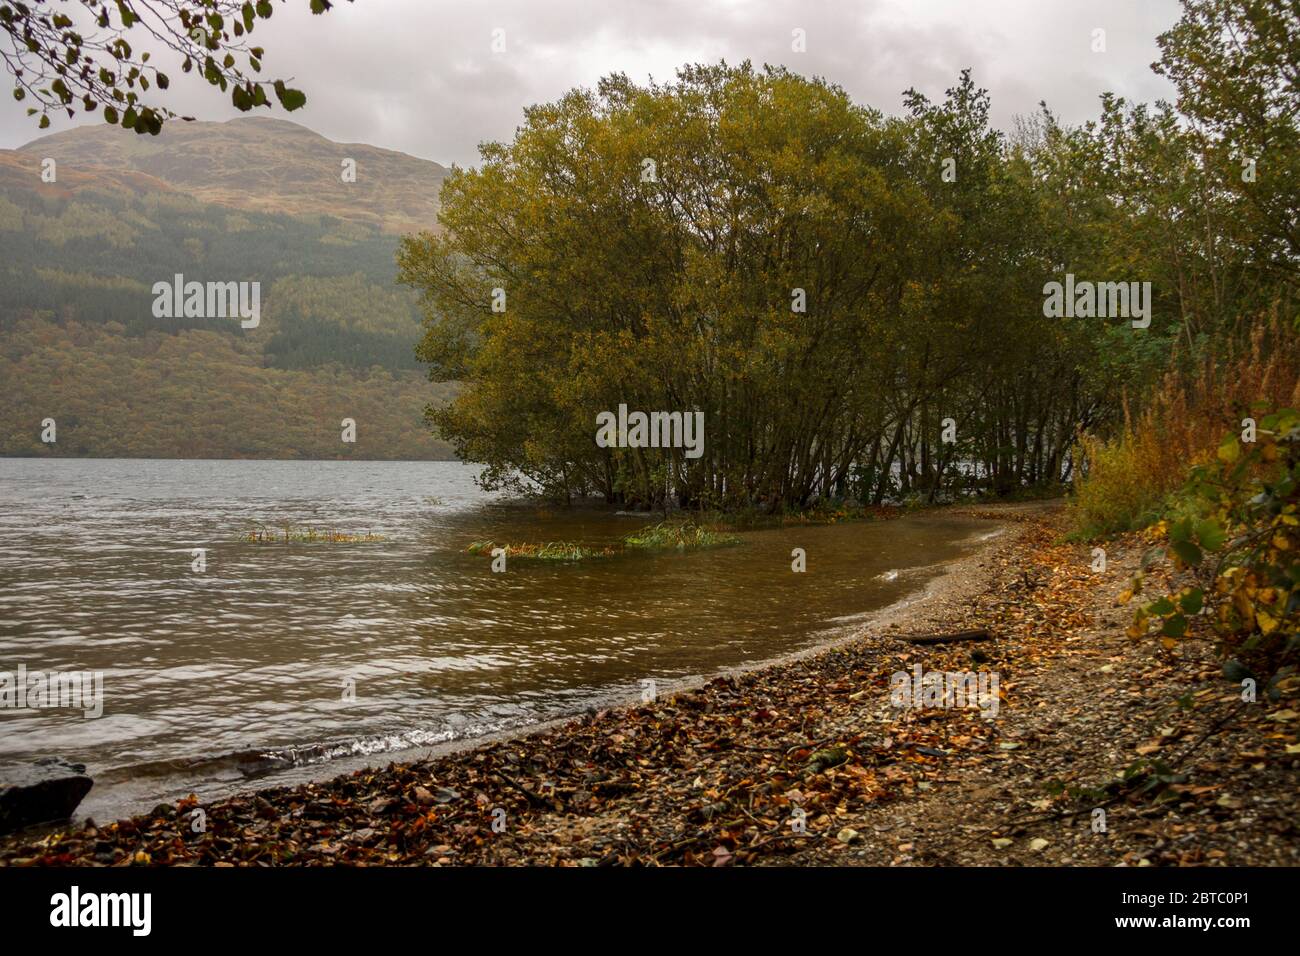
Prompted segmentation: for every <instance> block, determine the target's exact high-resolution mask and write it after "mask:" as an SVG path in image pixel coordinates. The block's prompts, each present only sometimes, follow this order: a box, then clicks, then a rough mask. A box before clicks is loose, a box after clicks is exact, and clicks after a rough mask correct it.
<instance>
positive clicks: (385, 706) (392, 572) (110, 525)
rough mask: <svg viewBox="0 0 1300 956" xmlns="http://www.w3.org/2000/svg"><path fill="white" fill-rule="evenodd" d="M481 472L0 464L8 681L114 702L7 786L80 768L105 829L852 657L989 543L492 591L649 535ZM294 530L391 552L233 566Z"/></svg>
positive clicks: (11, 721) (930, 527) (331, 553)
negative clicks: (504, 544) (592, 548)
mask: <svg viewBox="0 0 1300 956" xmlns="http://www.w3.org/2000/svg"><path fill="white" fill-rule="evenodd" d="M476 473H477V472H476V469H474V468H473V467H471V466H467V465H463V464H459V463H455V462H317V461H152V460H74V459H44V460H42V459H0V671H8V672H11V673H13V672H16V671H17V668H18V665H20V664H22V665H25V666H26V668H27V669H28V671H29V672H31V671H33V670H38V669H39V670H45V671H51V670H58V671H61V672H70V671H83V670H84V671H101V672H102V673H103V700H104V704H103V715H102V716H100V717H98V718H96V719H87V718H85V717H84V716H83V715H82V714H81V713H80V712H79V711H72V710H68V709H55V710H16V709H0V763H5V762H13V761H24V760H28V759H32V758H35V757H38V756H42V755H46V754H55V755H61V756H65V757H68V758H70V759H74V760H81V761H84V762H85V763H86V764H87V765H88V769H89V771H90V773H91V774H92V775H93V776H94V777H95V779H96V785H95V788H94V789H93V790H92V791H91V794H90V796H89V797H88V798H87V800H86V802H85V803H84V804H83V807H82V809H83V810H85V811H86V812H88V813H90V814H91V815H93V816H95V817H96V818H99V819H105V818H110V817H113V816H116V815H121V814H124V813H126V812H129V811H134V810H138V809H141V808H147V807H150V806H152V805H153V804H155V803H157V802H159V800H162V799H175V798H177V797H179V796H183V795H185V794H186V793H189V792H196V793H198V794H199V795H200V797H201V799H205V800H207V799H212V798H213V797H216V796H220V795H223V794H226V793H229V792H231V791H233V790H236V789H243V788H247V787H249V786H251V785H253V784H256V785H271V784H277V783H283V782H292V781H293V780H296V779H302V778H303V776H304V775H307V774H310V775H314V776H321V775H324V774H326V773H327V772H331V771H332V770H334V769H346V768H348V767H349V766H350V765H354V764H355V763H356V762H357V761H359V760H365V761H367V762H374V763H383V762H386V761H387V760H388V759H395V758H399V757H406V756H411V755H412V753H413V750H412V749H413V748H422V747H428V746H430V745H434V744H438V743H439V742H444V741H450V740H460V739H464V738H472V737H475V736H478V735H482V734H486V733H489V732H493V731H498V730H502V729H505V728H510V727H514V726H519V725H523V724H528V723H533V722H537V721H540V720H543V719H546V718H549V717H555V716H560V715H564V714H569V713H575V712H578V711H581V710H582V709H585V708H586V707H588V706H592V705H596V704H599V703H604V702H609V701H613V700H623V699H629V698H633V697H636V696H637V695H638V694H639V693H640V690H641V682H642V681H643V680H647V679H653V680H655V681H656V682H657V684H658V686H659V687H661V688H662V687H664V686H671V684H672V682H673V681H674V680H678V679H682V678H684V677H687V676H690V675H698V674H704V673H709V672H713V671H717V670H719V669H723V668H727V667H733V666H737V665H741V664H745V663H749V662H754V661H759V660H763V659H769V658H772V657H776V656H780V655H782V654H785V653H788V652H791V651H795V650H798V649H801V648H804V647H807V646H810V645H812V644H814V643H817V642H819V641H824V640H827V639H829V638H832V637H834V636H837V635H840V634H843V633H845V632H846V631H848V630H850V629H853V628H854V627H856V626H860V625H861V622H862V621H863V620H864V619H865V618H866V617H867V616H869V615H870V613H871V612H873V611H875V610H877V609H879V608H881V607H884V606H886V605H889V604H891V603H893V602H896V601H898V600H900V599H902V598H904V597H905V596H906V595H908V594H909V593H912V592H915V591H916V590H917V589H918V588H920V587H922V586H923V585H924V584H925V583H926V582H927V581H928V580H930V579H931V578H932V577H933V576H934V575H935V574H936V573H938V571H939V569H940V568H941V566H942V564H943V563H944V562H946V561H950V560H952V559H954V558H957V557H959V556H961V555H962V554H965V553H967V552H968V551H969V550H970V549H971V548H972V547H973V546H974V544H975V543H976V542H977V540H978V539H979V538H981V537H985V536H987V535H989V534H990V525H989V524H988V523H987V522H980V521H976V520H973V519H968V518H958V517H951V516H947V517H945V516H939V515H929V516H925V517H918V518H904V519H900V520H897V521H891V522H880V523H848V524H841V525H832V526H826V527H797V528H783V529H772V530H765V531H759V532H751V533H747V534H746V535H744V536H743V537H744V540H743V543H742V544H740V545H738V546H734V547H727V548H719V549H714V550H707V551H700V552H694V553H688V554H678V553H661V554H638V555H625V556H619V557H614V558H605V559H600V560H592V561H587V562H580V563H553V562H536V563H529V562H525V561H522V560H513V561H511V562H510V566H509V569H508V571H507V573H505V574H493V573H492V572H491V570H490V559H489V558H488V557H485V556H478V555H471V554H467V553H466V552H465V548H466V547H467V545H468V544H469V543H470V542H472V541H475V540H480V539H485V538H491V539H493V540H496V541H502V540H509V541H515V542H524V541H547V540H570V541H575V540H576V541H581V542H584V543H589V544H604V543H612V542H614V541H616V540H617V539H618V538H619V537H620V536H622V535H623V534H625V533H626V532H628V531H630V530H633V529H634V528H638V527H641V526H643V525H645V524H647V523H649V522H650V519H646V518H627V517H615V516H612V515H611V514H609V513H608V512H605V511H601V510H594V509H587V510H573V511H570V510H566V509H558V508H548V507H543V506H539V505H536V504H520V503H518V502H510V501H506V500H503V499H500V498H498V497H496V496H492V495H488V494H486V493H484V492H482V491H481V490H479V489H478V488H477V487H476V486H475V484H474V481H473V479H474V476H475V474H476ZM286 523H287V524H289V525H291V526H293V527H302V526H312V527H315V528H316V529H318V530H322V531H324V530H337V531H344V532H349V533H354V534H361V533H366V532H369V533H371V534H374V535H378V536H381V537H382V540H380V541H371V542H358V543H336V544H328V543H319V542H318V543H290V544H287V545H286V544H255V543H250V542H248V541H247V540H243V534H244V533H245V532H247V531H248V530H249V529H251V528H254V527H257V526H280V525H283V524H286ZM794 547H802V548H804V549H805V550H806V551H807V556H808V558H807V560H808V570H807V573H805V574H795V573H792V571H791V569H790V562H791V557H790V553H791V549H792V548H794ZM194 548H206V549H207V558H206V560H207V568H206V571H204V572H202V573H196V572H194V571H192V570H191V561H192V557H191V549H194ZM349 683H350V685H351V686H352V687H353V688H355V699H353V700H348V699H345V696H346V695H345V690H346V686H347V685H348V684H349ZM349 762H351V764H350V763H349Z"/></svg>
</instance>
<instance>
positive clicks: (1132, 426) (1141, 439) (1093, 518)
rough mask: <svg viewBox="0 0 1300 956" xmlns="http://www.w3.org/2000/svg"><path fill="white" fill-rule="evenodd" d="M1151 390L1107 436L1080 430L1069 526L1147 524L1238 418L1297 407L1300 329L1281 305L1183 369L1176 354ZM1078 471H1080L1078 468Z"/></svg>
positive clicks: (1081, 532) (1085, 530) (1107, 529)
mask: <svg viewBox="0 0 1300 956" xmlns="http://www.w3.org/2000/svg"><path fill="white" fill-rule="evenodd" d="M1170 364H1171V369H1170V371H1169V372H1168V373H1167V374H1166V375H1165V377H1164V379H1163V381H1162V382H1161V383H1160V385H1159V386H1158V387H1157V389H1156V390H1155V391H1154V393H1153V394H1152V395H1151V396H1150V398H1149V400H1148V402H1147V404H1146V407H1145V408H1143V409H1142V411H1141V412H1140V413H1139V414H1137V415H1136V417H1135V416H1134V415H1133V414H1131V412H1130V409H1129V406H1128V403H1127V402H1125V405H1124V426H1123V428H1122V429H1121V431H1120V432H1119V434H1118V435H1116V436H1114V437H1113V438H1111V439H1110V440H1108V441H1103V440H1102V439H1100V438H1098V437H1096V436H1093V435H1083V436H1081V438H1080V442H1079V446H1078V450H1077V456H1076V458H1077V460H1080V461H1081V462H1083V468H1082V469H1080V470H1079V471H1077V472H1076V479H1075V486H1074V491H1075V498H1074V502H1073V504H1072V510H1073V519H1074V520H1073V524H1074V528H1075V534H1076V535H1077V536H1079V537H1083V538H1094V537H1098V536H1102V535H1108V534H1115V533H1118V532H1123V531H1131V530H1134V529H1137V528H1142V527H1145V526H1146V525H1148V524H1150V523H1151V522H1152V521H1154V520H1155V519H1156V518H1158V517H1159V516H1160V514H1161V512H1162V511H1163V510H1164V508H1165V504H1166V502H1167V500H1168V498H1169V495H1170V494H1171V493H1172V492H1174V491H1175V490H1177V489H1178V488H1179V487H1180V486H1181V485H1182V484H1183V482H1184V481H1185V480H1186V477H1187V472H1188V469H1189V468H1191V467H1192V466H1194V465H1196V464H1199V463H1201V462H1203V461H1205V460H1206V459H1208V458H1210V457H1211V456H1213V454H1214V450H1215V449H1216V448H1217V447H1218V445H1219V443H1220V442H1221V441H1222V440H1223V438H1224V436H1225V435H1227V434H1229V433H1231V432H1239V431H1240V430H1241V428H1242V424H1241V423H1242V419H1243V418H1246V417H1248V416H1254V417H1256V418H1258V417H1259V416H1260V414H1261V412H1262V410H1264V409H1268V410H1274V409H1277V408H1283V407H1291V408H1295V407H1300V334H1297V330H1296V328H1295V327H1294V326H1293V325H1292V324H1290V323H1289V322H1288V321H1286V320H1283V319H1282V318H1281V317H1280V316H1279V315H1278V312H1277V310H1274V311H1273V312H1272V314H1271V315H1270V316H1269V317H1267V318H1266V319H1264V320H1262V321H1260V322H1259V323H1257V324H1256V325H1255V326H1254V327H1253V328H1252V329H1251V331H1250V334H1249V335H1248V336H1247V337H1245V338H1244V339H1243V340H1242V341H1240V342H1239V343H1238V344H1237V345H1236V346H1235V347H1231V348H1230V349H1229V350H1228V352H1227V354H1226V355H1224V354H1219V355H1216V354H1213V353H1212V352H1207V354H1206V355H1205V356H1203V357H1201V358H1200V359H1199V360H1198V361H1197V362H1196V363H1195V365H1194V366H1193V367H1192V368H1191V369H1190V370H1187V369H1185V368H1179V366H1180V365H1181V363H1180V361H1179V357H1178V356H1174V357H1173V360H1172V361H1171V363H1170ZM1080 472H1081V473H1082V476H1083V477H1082V478H1080V477H1079V473H1080Z"/></svg>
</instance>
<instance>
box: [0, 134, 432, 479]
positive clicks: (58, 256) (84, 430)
mask: <svg viewBox="0 0 1300 956" xmlns="http://www.w3.org/2000/svg"><path fill="white" fill-rule="evenodd" d="M144 139H145V138H144V137H139V136H136V135H135V134H134V133H130V132H127V131H124V130H121V129H120V128H117V127H109V126H107V125H104V126H102V127H101V126H93V127H81V128H78V129H74V130H70V131H68V132H64V133H59V134H56V135H54V136H47V137H43V138H41V139H39V140H36V141H35V142H33V143H30V144H28V145H27V146H24V147H22V148H21V149H18V150H0V455H30V454H39V455H51V454H53V455H89V456H123V457H213V458H224V457H288V458H340V457H356V458H447V457H451V452H450V449H449V448H448V446H447V445H446V444H444V443H442V442H440V441H438V440H437V439H436V438H434V437H433V436H432V435H430V434H429V431H428V428H427V426H426V425H425V424H424V422H423V410H424V408H425V406H426V405H427V404H429V403H430V402H441V401H445V400H446V399H447V398H448V397H449V396H450V394H451V389H450V387H449V386H445V385H435V384H431V383H429V382H428V381H427V380H426V377H425V375H424V374H423V372H422V370H421V366H420V365H419V363H418V362H417V361H416V360H415V356H414V346H415V343H416V342H417V341H418V339H419V337H420V334H421V316H420V311H419V308H418V303H417V299H416V296H415V294H414V293H413V292H412V291H411V290H409V289H407V288H405V287H402V286H398V285H397V284H396V282H395V277H396V264H395V260H394V255H395V252H396V248H397V242H398V236H399V233H400V232H401V231H402V230H403V229H417V228H434V227H435V226H436V214H437V190H438V187H439V184H440V183H441V181H442V178H443V176H445V174H446V170H445V169H444V168H443V167H441V166H439V165H437V164H436V163H430V162H427V161H425V160H421V159H416V158H413V157H410V156H406V155H404V154H401V153H396V152H392V151H390V150H381V149H378V148H376V147H371V146H362V145H356V144H346V145H342V144H337V143H331V142H330V141H329V140H326V139H324V138H323V137H320V136H318V135H317V134H315V133H313V132H311V131H310V130H307V129H305V128H303V127H301V126H298V125H297V124H294V123H288V122H284V121H281V120H267V119H239V120H232V121H231V122H228V123H194V124H181V123H172V124H168V126H167V127H166V128H165V129H164V132H163V133H162V134H161V135H160V136H159V137H157V138H154V137H148V139H149V140H150V141H149V142H144V141H143V140H144ZM339 157H343V158H352V159H355V160H356V161H357V181H356V182H355V183H345V182H343V181H342V179H341V178H340V176H339V172H340V170H341V167H340V165H339ZM47 159H52V160H54V166H53V167H52V169H53V173H54V175H53V181H52V182H46V181H43V180H42V176H41V173H42V169H43V168H45V169H48V168H50V166H49V164H48V163H45V162H44V161H45V160H47ZM327 174H328V175H327ZM176 274H181V275H183V276H184V279H185V281H198V282H201V283H221V284H226V283H244V284H245V286H246V288H247V289H248V290H252V289H254V288H256V289H257V290H258V298H257V301H258V303H259V315H258V321H257V323H256V325H255V326H254V325H253V324H252V323H251V322H241V320H240V318H239V316H235V315H228V316H225V317H220V316H219V317H203V316H201V315H191V316H189V317H185V316H184V315H183V313H182V314H180V315H171V314H169V313H170V310H165V309H159V308H158V307H157V303H156V299H157V296H155V294H154V291H153V290H154V285H155V283H158V282H166V283H169V284H170V283H172V281H173V277H174V276H175V275H176ZM46 418H53V419H54V420H55V422H56V423H57V433H56V434H57V441H56V442H55V443H54V444H47V443H44V442H42V441H41V422H42V421H43V420H44V419H46ZM344 418H351V419H353V420H355V421H356V442H355V443H344V442H342V441H341V422H342V420H343V419H344Z"/></svg>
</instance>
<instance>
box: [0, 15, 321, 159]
mask: <svg viewBox="0 0 1300 956" xmlns="http://www.w3.org/2000/svg"><path fill="white" fill-rule="evenodd" d="M79 3H80V5H81V6H82V7H84V8H85V11H84V14H85V20H88V21H90V22H92V23H93V26H91V27H90V28H89V29H84V28H82V27H81V26H80V25H79V24H78V23H74V21H73V19H72V18H71V17H69V16H68V15H67V14H66V13H64V12H62V10H60V9H59V8H60V7H62V6H63V4H61V3H60V4H56V3H55V2H53V0H27V2H23V3H19V2H5V3H0V33H2V34H3V36H4V38H5V40H6V41H7V43H8V45H9V47H10V49H9V50H7V51H5V55H4V57H3V59H4V63H5V66H6V67H7V68H8V69H9V71H10V72H11V73H12V74H13V78H14V90H13V95H14V99H15V100H18V101H19V102H32V103H34V104H35V105H33V106H30V107H29V108H28V109H27V115H28V116H37V115H39V117H40V119H39V121H38V125H39V126H40V128H41V129H45V128H47V127H48V126H49V125H50V117H49V114H50V113H60V112H65V113H67V115H68V116H69V117H71V116H75V115H76V113H77V111H78V110H82V111H84V112H87V113H90V112H94V111H95V110H96V109H97V108H99V107H101V106H102V107H103V116H104V120H105V121H106V122H108V123H112V124H114V125H120V126H122V127H123V128H125V129H132V130H135V132H137V133H150V134H153V135H155V136H156V135H157V134H158V133H159V131H161V130H162V127H163V123H164V122H166V121H167V120H169V119H172V118H174V117H175V116H176V114H175V113H174V112H172V111H171V110H170V109H167V108H166V107H164V106H161V105H157V104H156V103H154V102H152V101H153V100H154V99H155V97H156V94H150V93H149V90H150V87H151V86H156V87H157V88H158V89H159V90H167V89H168V88H169V87H170V86H171V78H170V77H168V76H167V74H165V73H163V72H162V71H161V70H159V69H158V68H157V67H156V66H154V65H152V64H150V62H149V57H150V55H149V53H147V52H143V51H141V52H137V51H136V50H135V49H134V48H133V46H132V44H131V38H132V37H139V38H141V39H142V40H149V39H154V38H156V39H157V40H158V41H160V42H163V43H165V44H166V45H167V46H169V47H170V48H171V49H172V50H174V51H176V52H177V53H178V54H179V55H180V56H181V57H182V58H183V59H182V62H181V70H182V72H185V73H191V72H194V73H197V74H198V75H199V76H201V77H203V79H204V80H206V81H207V82H208V83H209V84H211V85H212V86H215V87H219V88H220V89H221V91H222V92H223V93H224V92H226V91H227V90H229V91H230V100H231V102H232V103H233V104H234V106H235V108H236V109H238V110H240V111H242V112H247V111H249V110H251V109H253V108H254V107H257V106H270V100H269V99H268V97H267V95H266V88H267V86H270V87H272V88H273V89H274V91H275V96H276V99H277V100H279V102H280V105H281V106H282V107H284V109H286V110H290V111H292V110H296V109H300V108H301V107H303V106H304V105H305V104H306V102H307V97H306V95H305V94H304V93H303V92H302V91H301V90H297V89H293V88H291V87H288V86H286V85H285V83H284V81H283V80H260V79H257V78H256V77H255V76H253V74H255V73H259V72H261V69H262V60H263V58H264V56H265V51H264V50H263V48H262V47H260V46H251V45H250V44H249V42H248V37H249V35H250V34H251V33H252V32H253V30H254V28H255V26H256V24H257V21H258V20H266V19H269V18H270V16H271V14H272V13H273V12H274V9H275V8H274V7H273V6H272V4H271V2H270V0H258V2H257V3H256V4H253V3H249V2H243V0H157V2H153V3H147V4H143V5H142V4H134V3H126V2H121V0H119V2H118V3H116V4H112V3H103V2H100V0H79ZM310 3H311V11H312V13H324V12H325V11H326V10H328V9H330V7H331V6H332V4H331V2H330V0H310ZM83 22H85V21H83ZM237 55H238V59H242V60H243V61H244V63H245V64H246V66H242V67H241V66H238V65H237ZM29 98H30V99H29ZM184 118H185V119H192V117H184Z"/></svg>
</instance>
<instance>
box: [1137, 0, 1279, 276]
mask: <svg viewBox="0 0 1300 956" xmlns="http://www.w3.org/2000/svg"><path fill="white" fill-rule="evenodd" d="M1159 43H1160V49H1161V53H1162V55H1161V58H1160V61H1159V62H1158V63H1155V64H1153V68H1154V69H1155V71H1156V72H1157V73H1159V74H1161V75H1162V76H1166V77H1168V78H1169V80H1170V81H1171V82H1172V83H1173V84H1174V86H1175V88H1177V90H1178V109H1179V111H1180V112H1181V113H1182V114H1183V115H1184V116H1185V117H1187V118H1188V119H1189V120H1190V121H1191V122H1192V123H1193V124H1194V126H1195V129H1196V131H1197V133H1198V134H1199V135H1200V136H1201V138H1202V142H1203V146H1204V149H1205V150H1206V152H1207V155H1208V156H1209V157H1210V159H1211V162H1210V164H1209V166H1210V171H1211V172H1212V173H1213V174H1214V178H1215V180H1216V182H1217V183H1219V184H1221V186H1222V188H1224V189H1227V190H1230V191H1231V192H1233V193H1234V194H1235V195H1237V196H1238V197H1240V199H1241V200H1242V202H1241V206H1240V214H1241V215H1244V216H1248V217H1249V219H1248V226H1249V231H1250V232H1251V234H1252V235H1253V237H1254V244H1255V246H1256V250H1257V255H1258V256H1259V257H1260V258H1261V259H1264V260H1266V261H1269V262H1270V263H1271V264H1272V265H1273V266H1274V267H1275V268H1277V269H1279V270H1281V271H1282V272H1283V273H1285V274H1287V275H1289V276H1290V277H1291V278H1294V276H1295V273H1296V270H1297V268H1300V3H1297V2H1296V0H1183V15H1182V18H1181V19H1180V20H1179V21H1178V23H1177V24H1175V25H1174V26H1173V28H1172V29H1170V30H1169V31H1168V32H1166V33H1164V34H1162V35H1161V36H1160V38H1159Z"/></svg>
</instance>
